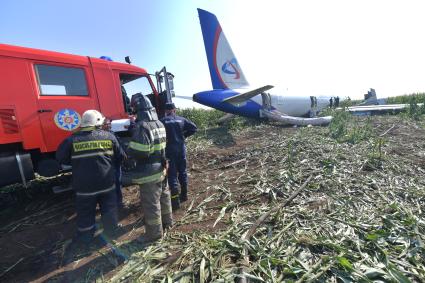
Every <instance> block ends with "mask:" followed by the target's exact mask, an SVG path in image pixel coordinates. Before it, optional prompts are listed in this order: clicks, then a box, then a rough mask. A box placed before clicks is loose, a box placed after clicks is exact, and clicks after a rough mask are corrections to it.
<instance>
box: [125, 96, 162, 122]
mask: <svg viewBox="0 0 425 283" xmlns="http://www.w3.org/2000/svg"><path fill="white" fill-rule="evenodd" d="M131 107H132V108H133V109H134V112H135V113H136V115H137V121H156V120H158V115H157V113H156V110H155V108H154V107H153V106H152V103H151V101H150V100H149V98H147V97H146V96H144V95H143V94H142V93H140V92H139V93H136V94H134V95H133V96H132V97H131Z"/></svg>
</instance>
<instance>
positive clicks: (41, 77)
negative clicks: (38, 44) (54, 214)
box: [0, 44, 173, 187]
mask: <svg viewBox="0 0 425 283" xmlns="http://www.w3.org/2000/svg"><path fill="white" fill-rule="evenodd" d="M126 61H127V60H126ZM128 62H129V61H128ZM156 78H157V87H158V90H159V92H158V90H157V89H156V88H155V85H154V83H153V81H152V79H151V77H150V75H149V74H148V73H147V72H146V70H145V69H142V68H139V67H136V66H133V65H130V64H125V63H118V62H113V61H111V60H109V59H108V58H107V57H106V58H104V59H100V58H93V57H87V56H77V55H70V54H64V53H59V52H52V51H45V50H39V49H32V48H24V47H18V46H11V45H4V44H0V187H1V186H5V185H9V184H13V183H17V182H23V183H24V185H26V182H27V181H28V180H31V179H33V178H34V176H35V175H34V173H35V172H37V173H38V174H39V175H41V176H54V175H56V174H58V173H59V171H60V170H61V167H60V165H59V164H58V163H57V161H56V160H55V151H56V149H57V148H58V146H59V144H60V143H61V142H62V141H63V140H64V139H65V138H66V137H67V136H69V135H70V134H71V133H72V132H73V131H75V130H77V128H78V127H79V125H80V122H81V115H82V114H83V112H84V111H86V110H88V109H97V110H99V111H100V112H101V113H102V114H103V115H104V116H105V117H106V118H108V119H110V120H112V121H114V120H118V121H126V120H123V119H129V116H130V115H131V109H130V103H129V102H130V97H129V96H131V95H133V94H135V93H138V92H141V93H142V94H144V95H148V96H149V98H150V99H151V100H152V103H153V105H154V106H155V107H156V108H157V111H158V113H159V115H160V116H161V114H162V113H163V107H162V105H163V104H164V103H165V102H166V101H170V99H171V93H172V88H173V87H172V85H173V84H172V75H170V74H169V73H167V72H166V70H165V68H164V69H163V70H162V71H161V72H157V73H156ZM164 78H165V80H164ZM164 82H165V91H162V84H163V83H164Z"/></svg>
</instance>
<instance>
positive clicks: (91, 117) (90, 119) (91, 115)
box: [81, 110, 105, 128]
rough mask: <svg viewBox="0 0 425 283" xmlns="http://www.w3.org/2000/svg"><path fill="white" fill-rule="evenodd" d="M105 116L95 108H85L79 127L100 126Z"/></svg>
mask: <svg viewBox="0 0 425 283" xmlns="http://www.w3.org/2000/svg"><path fill="white" fill-rule="evenodd" d="M104 121H105V117H104V116H103V115H102V113H100V112H99V111H97V110H87V111H86V112H84V113H83V117H82V118H81V127H82V128H84V127H97V126H102V125H103V122H104Z"/></svg>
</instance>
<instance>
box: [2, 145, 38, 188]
mask: <svg viewBox="0 0 425 283" xmlns="http://www.w3.org/2000/svg"><path fill="white" fill-rule="evenodd" d="M32 179H34V170H33V166H32V161H31V155H30V154H29V153H21V152H16V153H12V152H11V153H7V154H4V155H2V156H1V157H0V186H1V187H2V186H7V185H11V184H15V183H23V184H24V185H25V186H27V181H29V180H32Z"/></svg>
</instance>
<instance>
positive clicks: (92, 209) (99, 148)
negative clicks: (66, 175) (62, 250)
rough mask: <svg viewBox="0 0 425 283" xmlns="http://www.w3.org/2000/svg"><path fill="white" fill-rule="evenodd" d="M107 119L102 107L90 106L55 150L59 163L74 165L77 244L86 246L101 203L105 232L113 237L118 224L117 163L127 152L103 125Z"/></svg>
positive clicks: (75, 241)
mask: <svg viewBox="0 0 425 283" xmlns="http://www.w3.org/2000/svg"><path fill="white" fill-rule="evenodd" d="M104 120H105V117H104V116H103V115H102V114H101V113H100V112H99V111H97V110H87V111H86V112H84V114H83V117H82V119H81V126H80V130H79V131H77V132H75V133H74V134H72V136H70V137H68V138H67V139H65V140H64V141H63V142H62V143H61V144H60V145H59V148H58V150H57V152H56V159H57V160H58V161H59V163H60V164H66V165H72V177H73V178H72V187H73V188H74V191H75V193H76V197H75V209H76V212H77V219H76V222H77V234H76V236H75V237H74V240H73V245H74V246H78V245H83V246H87V245H88V244H89V243H90V242H91V240H92V239H93V235H94V233H95V229H96V228H95V227H96V225H95V224H96V205H97V204H98V203H99V205H100V212H101V218H102V223H103V228H104V233H105V234H106V235H107V236H111V237H114V236H115V234H116V230H117V228H118V226H117V224H118V219H117V200H116V198H117V194H116V187H115V168H114V167H115V164H118V163H120V162H121V161H122V159H123V158H124V156H125V153H124V151H123V149H122V148H121V146H120V145H119V143H118V141H117V139H116V138H115V136H114V135H113V134H112V133H110V132H108V131H104V130H102V129H101V128H102V126H103V124H104Z"/></svg>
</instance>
